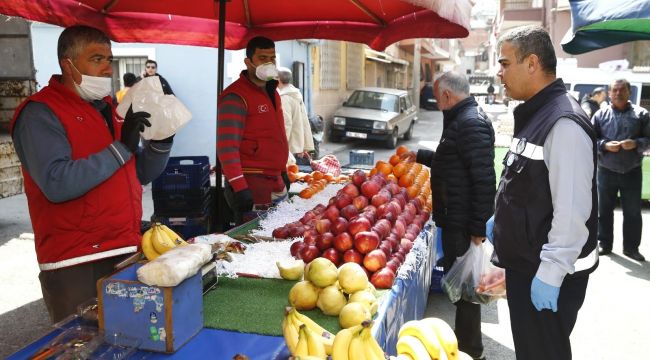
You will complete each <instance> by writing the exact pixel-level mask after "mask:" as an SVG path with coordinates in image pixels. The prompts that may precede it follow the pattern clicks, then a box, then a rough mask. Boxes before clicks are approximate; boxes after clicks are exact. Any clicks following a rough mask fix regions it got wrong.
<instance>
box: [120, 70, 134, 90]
mask: <svg viewBox="0 0 650 360" xmlns="http://www.w3.org/2000/svg"><path fill="white" fill-rule="evenodd" d="M122 80H124V86H126V87H131V86H133V84H135V83H136V82H137V81H138V78H137V77H136V76H135V74H134V73H130V72H128V73H124V75H122Z"/></svg>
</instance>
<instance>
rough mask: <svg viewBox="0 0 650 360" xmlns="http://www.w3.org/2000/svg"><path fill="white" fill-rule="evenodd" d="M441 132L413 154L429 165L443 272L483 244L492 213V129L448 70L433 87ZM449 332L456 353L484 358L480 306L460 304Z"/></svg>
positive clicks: (460, 80)
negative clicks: (433, 147)
mask: <svg viewBox="0 0 650 360" xmlns="http://www.w3.org/2000/svg"><path fill="white" fill-rule="evenodd" d="M434 94H435V97H436V100H437V102H438V107H439V108H440V110H442V112H443V116H444V128H443V131H442V137H441V139H440V144H439V145H438V148H437V149H436V151H435V152H433V151H431V150H418V153H417V162H419V163H421V164H424V165H428V166H430V167H431V190H432V194H433V203H434V209H433V220H434V221H435V222H436V225H437V226H439V227H440V228H442V246H443V252H444V258H443V263H444V264H443V266H444V268H445V271H449V269H450V268H451V266H452V265H453V263H454V261H455V260H456V258H457V257H459V256H462V255H463V254H465V252H467V250H468V249H469V246H470V243H472V242H473V243H475V244H480V243H481V242H482V241H484V240H485V223H486V221H487V220H488V219H489V218H490V216H491V215H492V210H493V209H492V207H493V203H494V194H495V192H496V189H495V188H496V178H495V174H494V129H493V128H492V124H491V123H490V122H489V121H488V120H487V116H486V115H485V113H484V112H483V110H482V109H481V108H480V107H479V106H478V104H477V103H476V101H475V100H474V98H473V97H471V96H469V82H468V81H467V78H466V77H465V76H464V75H460V74H456V73H453V72H448V73H445V74H443V75H442V76H440V77H439V78H438V80H436V82H435V83H434ZM455 305H456V321H455V332H456V336H457V338H458V346H459V348H460V350H462V351H464V352H466V353H467V354H469V355H471V356H472V357H473V358H474V359H484V358H483V357H482V355H483V341H482V338H481V307H480V305H479V304H473V303H470V302H467V301H464V300H460V301H458V302H457V303H455Z"/></svg>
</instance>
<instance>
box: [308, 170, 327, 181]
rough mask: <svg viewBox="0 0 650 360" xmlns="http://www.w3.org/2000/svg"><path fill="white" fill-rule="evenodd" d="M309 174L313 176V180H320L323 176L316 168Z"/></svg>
mask: <svg viewBox="0 0 650 360" xmlns="http://www.w3.org/2000/svg"><path fill="white" fill-rule="evenodd" d="M311 176H312V177H313V178H314V180H320V179H322V178H323V176H324V175H323V173H322V172H320V171H318V170H316V171H314V172H312V173H311Z"/></svg>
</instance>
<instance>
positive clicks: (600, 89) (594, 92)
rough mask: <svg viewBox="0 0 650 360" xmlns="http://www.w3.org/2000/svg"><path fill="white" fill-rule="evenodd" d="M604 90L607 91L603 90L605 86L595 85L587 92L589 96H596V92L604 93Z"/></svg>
mask: <svg viewBox="0 0 650 360" xmlns="http://www.w3.org/2000/svg"><path fill="white" fill-rule="evenodd" d="M606 92H607V91H605V88H604V87H600V86H599V87H597V88H595V89H593V90H591V93H590V94H589V96H590V97H594V96H596V95H598V94H600V93H606Z"/></svg>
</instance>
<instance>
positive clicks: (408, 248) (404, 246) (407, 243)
mask: <svg viewBox="0 0 650 360" xmlns="http://www.w3.org/2000/svg"><path fill="white" fill-rule="evenodd" d="M400 246H401V247H402V249H404V251H405V253H406V254H408V252H409V251H411V249H412V248H413V241H409V240H407V239H402V241H401V242H400Z"/></svg>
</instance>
